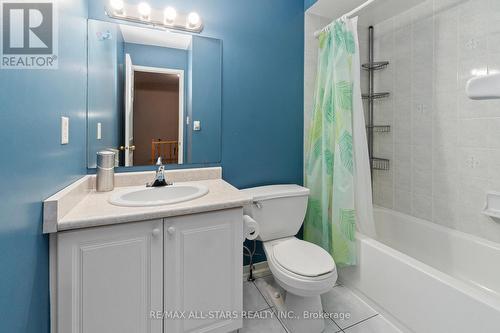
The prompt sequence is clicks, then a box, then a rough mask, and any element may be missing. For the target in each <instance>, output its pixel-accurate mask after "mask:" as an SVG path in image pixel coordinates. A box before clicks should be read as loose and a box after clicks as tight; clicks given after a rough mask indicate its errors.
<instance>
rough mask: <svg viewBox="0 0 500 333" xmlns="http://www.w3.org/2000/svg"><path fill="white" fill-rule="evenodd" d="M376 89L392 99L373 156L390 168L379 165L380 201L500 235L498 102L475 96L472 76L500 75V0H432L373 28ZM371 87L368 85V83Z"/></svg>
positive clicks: (381, 112)
mask: <svg viewBox="0 0 500 333" xmlns="http://www.w3.org/2000/svg"><path fill="white" fill-rule="evenodd" d="M375 56H376V60H389V61H390V62H391V64H390V66H389V68H388V69H387V70H385V71H382V72H376V74H375V75H376V80H375V87H376V90H378V91H390V92H391V93H392V95H391V97H390V98H389V99H387V100H385V101H383V102H377V104H376V106H375V116H374V121H375V123H376V124H390V125H392V132H391V133H389V134H380V133H375V145H374V147H375V154H376V155H379V157H385V158H389V159H391V171H389V172H384V171H375V172H374V201H375V203H376V204H378V205H382V206H385V207H389V208H394V209H396V210H398V211H401V212H404V213H409V214H412V215H414V216H417V217H421V218H425V219H427V220H431V221H434V222H435V223H439V224H442V225H444V226H447V227H451V228H456V229H459V230H462V231H464V232H468V233H471V234H475V235H478V236H482V237H484V238H487V239H490V240H493V241H497V242H499V241H500V223H497V222H495V221H493V220H490V219H488V218H486V217H485V216H483V215H482V214H481V210H482V208H483V204H484V200H485V192H486V191H488V190H500V102H499V101H471V100H469V99H468V98H467V97H466V96H465V93H464V89H465V83H466V82H467V80H468V79H469V78H470V77H472V76H473V75H474V74H477V73H488V72H489V73H492V72H500V1H499V0H467V1H466V0H428V1H425V2H424V3H423V4H421V5H419V6H417V7H415V8H413V9H411V10H409V11H408V12H405V13H402V14H400V15H398V16H397V17H394V18H391V19H389V20H387V21H385V22H382V23H380V24H378V25H376V26H375ZM363 87H364V86H363Z"/></svg>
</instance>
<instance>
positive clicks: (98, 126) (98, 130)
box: [97, 123, 102, 140]
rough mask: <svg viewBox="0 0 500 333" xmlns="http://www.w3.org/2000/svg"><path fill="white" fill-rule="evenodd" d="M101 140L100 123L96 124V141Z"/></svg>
mask: <svg viewBox="0 0 500 333" xmlns="http://www.w3.org/2000/svg"><path fill="white" fill-rule="evenodd" d="M101 139H102V126H101V123H97V140H101Z"/></svg>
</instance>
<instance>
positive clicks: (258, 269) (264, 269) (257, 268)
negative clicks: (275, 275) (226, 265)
mask: <svg viewBox="0 0 500 333" xmlns="http://www.w3.org/2000/svg"><path fill="white" fill-rule="evenodd" d="M253 267H254V270H253V277H254V278H261V277H264V276H268V275H271V271H270V270H269V266H268V265H267V261H261V262H258V263H256V264H254V265H253ZM249 274H250V266H249V265H247V266H243V279H244V280H246V279H248V275H249Z"/></svg>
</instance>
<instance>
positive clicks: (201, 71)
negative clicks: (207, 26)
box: [187, 36, 222, 164]
mask: <svg viewBox="0 0 500 333" xmlns="http://www.w3.org/2000/svg"><path fill="white" fill-rule="evenodd" d="M221 50H222V42H221V40H220V39H214V38H200V37H198V36H193V40H192V44H191V49H190V54H191V55H190V57H189V59H190V62H189V65H190V67H191V68H190V70H189V72H188V74H189V75H190V78H189V82H191V94H189V95H188V98H189V99H191V101H190V102H189V103H188V105H189V109H188V110H189V111H188V112H189V118H190V119H191V123H190V125H189V126H188V137H189V138H190V140H189V142H188V144H189V148H190V149H189V150H188V159H187V163H197V164H202V163H210V162H220V161H221V108H222V105H221V104H222V91H221V89H222V75H221V73H222V54H221ZM194 121H200V123H201V130H200V131H193V130H192V129H193V126H192V123H193V122H194Z"/></svg>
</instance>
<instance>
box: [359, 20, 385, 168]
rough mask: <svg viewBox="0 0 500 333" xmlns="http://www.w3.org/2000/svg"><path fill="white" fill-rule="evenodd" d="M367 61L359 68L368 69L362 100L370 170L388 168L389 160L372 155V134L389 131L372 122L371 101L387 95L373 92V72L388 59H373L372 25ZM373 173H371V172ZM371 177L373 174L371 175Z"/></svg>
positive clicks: (369, 33) (369, 32)
mask: <svg viewBox="0 0 500 333" xmlns="http://www.w3.org/2000/svg"><path fill="white" fill-rule="evenodd" d="M368 38H369V40H368V61H369V62H368V63H367V64H363V65H361V68H363V69H364V70H366V71H368V94H363V95H362V97H363V99H364V100H367V101H368V116H367V124H366V131H367V137H368V154H369V157H370V162H371V169H372V170H389V167H390V161H389V160H388V159H385V158H378V157H374V156H373V136H374V133H375V132H378V133H388V132H390V131H391V127H390V126H389V125H374V122H373V103H374V101H375V100H376V99H381V98H386V97H389V95H390V93H388V92H377V93H376V92H375V91H374V84H373V81H374V80H373V79H374V72H375V71H378V70H382V69H385V68H386V67H387V66H388V65H389V62H388V61H377V62H375V61H374V56H373V27H369V28H368ZM372 174H373V173H372ZM372 177H373V176H372Z"/></svg>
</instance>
